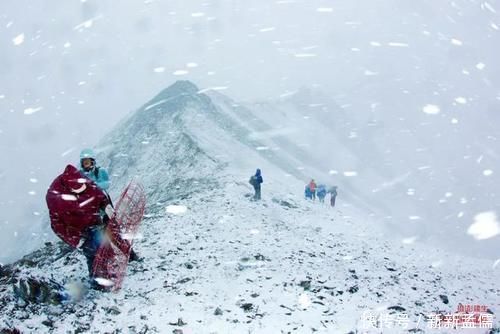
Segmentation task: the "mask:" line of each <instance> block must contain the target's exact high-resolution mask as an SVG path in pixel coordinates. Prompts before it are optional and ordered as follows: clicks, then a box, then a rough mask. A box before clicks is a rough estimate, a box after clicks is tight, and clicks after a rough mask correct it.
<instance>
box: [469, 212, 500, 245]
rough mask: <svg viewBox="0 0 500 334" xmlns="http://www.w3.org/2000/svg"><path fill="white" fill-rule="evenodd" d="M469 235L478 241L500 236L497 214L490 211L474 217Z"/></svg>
mask: <svg viewBox="0 0 500 334" xmlns="http://www.w3.org/2000/svg"><path fill="white" fill-rule="evenodd" d="M467 234H470V235H472V236H473V237H474V239H476V240H484V239H489V238H493V237H494V236H496V235H499V234H500V224H498V220H497V216H496V214H495V212H493V211H488V212H482V213H479V214H477V215H476V216H475V217H474V223H473V224H472V225H471V226H469V229H468V230H467Z"/></svg>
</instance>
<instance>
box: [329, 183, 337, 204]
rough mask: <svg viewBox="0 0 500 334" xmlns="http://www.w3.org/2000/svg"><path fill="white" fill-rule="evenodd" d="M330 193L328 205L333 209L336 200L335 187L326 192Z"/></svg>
mask: <svg viewBox="0 0 500 334" xmlns="http://www.w3.org/2000/svg"><path fill="white" fill-rule="evenodd" d="M328 192H329V193H330V205H331V206H332V208H333V207H335V199H336V198H337V186H333V187H331V188H330V190H329V191H328Z"/></svg>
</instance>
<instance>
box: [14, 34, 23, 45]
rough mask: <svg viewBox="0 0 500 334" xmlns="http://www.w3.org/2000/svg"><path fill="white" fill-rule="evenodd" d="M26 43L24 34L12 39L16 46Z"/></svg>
mask: <svg viewBox="0 0 500 334" xmlns="http://www.w3.org/2000/svg"><path fill="white" fill-rule="evenodd" d="M23 42H24V34H19V35H17V36H16V37H14V38H13V39H12V43H13V44H14V45H21V44H23Z"/></svg>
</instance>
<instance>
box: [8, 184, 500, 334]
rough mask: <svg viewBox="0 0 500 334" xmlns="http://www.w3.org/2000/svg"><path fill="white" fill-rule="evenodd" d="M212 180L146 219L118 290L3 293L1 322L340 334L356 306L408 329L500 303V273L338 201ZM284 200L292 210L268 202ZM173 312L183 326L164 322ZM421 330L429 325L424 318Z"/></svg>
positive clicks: (59, 328)
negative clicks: (73, 300)
mask: <svg viewBox="0 0 500 334" xmlns="http://www.w3.org/2000/svg"><path fill="white" fill-rule="evenodd" d="M218 181H219V182H220V183H221V184H226V186H225V187H224V188H223V189H217V190H214V191H207V192H203V193H199V194H196V195H193V196H192V197H191V198H189V199H186V200H180V201H175V204H177V205H184V206H186V207H187V212H186V213H185V214H184V215H180V216H178V215H166V216H165V217H162V218H157V219H146V220H145V221H144V225H143V228H142V235H141V236H140V239H138V240H137V243H136V247H137V249H138V250H139V251H140V252H141V254H142V255H143V256H145V258H146V259H145V261H144V262H143V263H136V264H133V265H131V266H130V268H129V275H128V277H127V279H126V282H125V285H124V289H123V290H122V291H120V292H119V293H117V294H100V293H93V294H92V297H89V298H88V299H87V300H85V301H83V302H80V303H78V304H76V305H68V306H67V307H66V308H64V309H59V308H50V307H43V306H28V307H27V308H25V309H23V308H19V307H18V304H17V303H16V302H14V300H13V298H12V296H11V293H10V291H8V290H6V291H2V299H3V300H4V301H3V305H2V312H1V313H2V316H1V321H2V326H6V325H7V326H14V327H17V328H19V329H21V330H23V331H26V332H49V331H50V332H52V333H65V332H66V331H67V330H69V329H73V330H78V329H79V330H81V332H96V333H97V332H114V331H115V332H116V330H117V329H121V330H122V331H123V332H130V333H134V332H142V333H144V332H146V329H147V330H148V331H147V332H153V333H155V332H156V333H170V332H172V330H174V329H176V328H179V329H182V330H183V333H281V332H283V333H287V332H292V333H311V332H313V329H315V330H316V331H318V332H322V333H348V332H349V331H355V330H359V331H361V330H363V326H364V324H363V322H362V317H363V312H365V311H373V312H374V313H377V314H383V313H384V312H386V313H388V312H389V311H388V310H387V308H388V307H391V306H400V307H403V308H404V309H405V311H404V313H406V314H408V315H409V318H410V324H409V327H408V329H411V328H415V327H416V323H417V321H418V316H419V315H420V314H425V315H427V314H430V313H432V312H436V311H438V310H441V311H447V312H453V311H454V310H456V307H457V305H458V303H463V304H467V303H471V304H481V305H488V306H489V307H490V309H491V310H492V311H493V312H495V313H496V314H498V311H499V310H500V297H499V296H500V290H499V287H498V281H499V279H500V275H499V272H498V269H497V270H496V271H494V270H493V269H492V267H491V263H488V262H484V261H483V262H481V261H477V260H475V259H468V258H460V257H456V256H453V255H450V254H447V253H445V252H443V251H440V250H435V249H429V248H427V247H423V246H421V245H418V244H413V245H412V244H401V243H400V244H398V243H397V242H395V241H392V240H387V239H386V238H382V237H380V236H379V233H378V232H377V230H376V228H375V227H374V226H372V225H371V224H370V222H369V221H366V220H365V219H363V218H361V217H357V216H355V214H356V213H355V212H353V210H352V208H350V207H349V206H347V205H345V206H342V207H341V208H340V209H336V210H333V209H330V208H329V207H327V206H321V205H319V204H311V203H308V202H305V201H303V200H301V199H288V198H287V194H285V193H282V192H280V189H275V188H272V187H269V186H266V187H265V188H264V189H265V193H264V194H265V199H264V201H262V202H261V203H255V202H250V201H248V199H247V198H246V197H245V196H244V195H245V194H246V193H249V192H250V189H249V187H248V186H247V185H246V184H245V183H244V182H234V181H231V180H229V179H227V178H221V179H219V180H218ZM273 199H275V200H273ZM281 199H285V201H286V202H287V203H289V204H291V205H292V206H296V207H295V208H289V207H288V206H287V205H283V204H284V203H283V204H279V203H276V202H279V200H281ZM68 263H69V264H68ZM23 271H24V272H30V273H37V274H39V275H43V274H44V273H45V275H50V276H53V277H54V278H56V279H60V278H61V276H62V275H61V274H62V273H64V278H65V279H66V280H72V279H75V280H78V279H80V278H81V277H82V274H83V273H84V272H85V269H84V266H83V258H82V256H80V255H78V254H73V255H71V256H69V257H68V258H63V259H59V260H57V261H55V262H53V263H50V264H46V265H44V266H40V267H35V268H23ZM309 285H310V287H308V286H309ZM3 288H4V287H3ZM440 295H443V296H447V297H448V299H449V303H448V304H444V303H443V301H442V299H441V298H440V297H439V296H440ZM249 304H251V305H249ZM244 305H245V307H246V308H248V310H247V311H244V310H243V309H242V307H244ZM217 308H219V309H220V310H221V311H222V314H221V315H215V314H214V312H215V310H216V309H217ZM178 318H182V320H183V322H185V323H187V324H186V325H184V326H177V325H169V323H176V322H177V321H178ZM44 322H45V324H43V323H44ZM497 326H498V324H497ZM419 328H420V329H422V332H429V333H435V332H438V331H436V330H427V329H426V325H425V322H423V320H422V323H421V324H420V326H419ZM372 332H382V330H379V331H372ZM383 332H384V333H386V332H390V331H387V329H384V331H383ZM395 332H401V330H400V331H395ZM469 332H472V331H468V333H469ZM484 332H485V331H482V332H480V333H484Z"/></svg>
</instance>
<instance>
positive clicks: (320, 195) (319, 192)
mask: <svg viewBox="0 0 500 334" xmlns="http://www.w3.org/2000/svg"><path fill="white" fill-rule="evenodd" d="M316 193H317V195H318V199H319V202H320V203H325V197H326V186H325V185H324V184H320V185H319V186H318V190H317V192H316Z"/></svg>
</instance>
